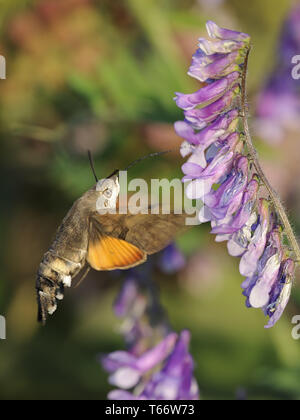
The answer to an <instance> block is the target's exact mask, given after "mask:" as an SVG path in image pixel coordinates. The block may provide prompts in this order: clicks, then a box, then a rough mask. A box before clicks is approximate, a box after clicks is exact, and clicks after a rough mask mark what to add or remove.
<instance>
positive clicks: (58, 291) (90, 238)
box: [36, 166, 186, 323]
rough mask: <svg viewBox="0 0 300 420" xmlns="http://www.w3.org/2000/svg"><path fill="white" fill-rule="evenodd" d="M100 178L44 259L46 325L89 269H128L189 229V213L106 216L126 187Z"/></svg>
mask: <svg viewBox="0 0 300 420" xmlns="http://www.w3.org/2000/svg"><path fill="white" fill-rule="evenodd" d="M92 168H93V166H92ZM95 178H96V180H97V183H96V185H94V186H93V187H92V188H91V189H90V190H88V191H87V192H86V193H85V194H83V195H82V196H81V197H80V198H79V199H78V200H77V201H75V203H74V204H73V206H72V207H71V209H70V210H69V212H68V213H67V215H66V217H65V218H64V219H63V222H62V224H61V225H60V227H59V228H58V230H57V233H56V238H55V240H54V242H53V243H52V245H51V247H50V249H49V250H48V251H47V252H46V253H45V255H44V257H43V259H42V262H41V263H40V266H39V269H38V273H37V282H36V290H37V299H38V319H39V321H41V322H43V323H45V322H46V320H47V318H48V316H49V315H52V314H53V313H54V312H55V311H56V309H57V302H58V301H60V300H62V299H63V297H64V290H65V288H66V287H71V285H72V279H73V278H74V277H75V276H76V275H77V274H79V273H80V272H81V271H83V269H84V268H86V269H87V271H88V270H89V269H90V268H93V269H95V270H98V271H110V270H117V269H119V270H126V269H129V268H132V267H135V266H138V265H140V264H143V263H144V262H145V261H146V260H147V257H148V255H151V254H154V253H156V252H159V251H161V250H162V249H164V248H165V247H166V246H167V245H168V244H169V243H170V242H172V240H173V239H174V237H175V235H176V234H177V233H178V232H179V231H180V230H183V229H184V227H185V217H186V215H185V214H175V213H173V214H162V212H161V214H151V212H149V213H148V214H130V213H127V214H120V212H116V213H113V212H107V213H106V214H100V213H99V211H97V208H98V209H99V205H100V208H101V207H102V208H103V209H107V210H111V209H117V205H118V197H119V193H120V186H119V182H118V177H117V175H115V174H113V175H112V176H110V177H108V178H106V179H104V180H102V181H98V179H97V177H96V175H95ZM96 206H97V207H96ZM101 213H102V212H101Z"/></svg>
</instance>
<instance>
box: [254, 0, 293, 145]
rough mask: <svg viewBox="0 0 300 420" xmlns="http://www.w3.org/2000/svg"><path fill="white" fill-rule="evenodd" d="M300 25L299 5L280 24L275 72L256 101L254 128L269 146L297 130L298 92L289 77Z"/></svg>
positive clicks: (290, 76)
mask: <svg viewBox="0 0 300 420" xmlns="http://www.w3.org/2000/svg"><path fill="white" fill-rule="evenodd" d="M299 26H300V5H297V6H295V7H294V8H293V9H292V10H291V12H290V14H289V16H288V18H287V20H286V22H285V23H284V25H283V29H282V33H281V36H280V40H279V48H278V57H277V60H276V63H275V66H274V70H273V71H272V73H271V74H270V76H269V77H268V79H267V80H266V82H265V84H264V87H263V89H262V91H261V92H260V94H259V96H258V100H257V111H256V115H257V118H256V121H255V124H254V128H255V130H256V133H257V134H258V135H259V136H261V137H262V138H263V139H265V140H267V141H269V142H270V143H278V142H280V141H281V140H282V139H283V138H284V136H285V135H286V133H288V132H289V131H291V130H295V131H299V129H300V89H299V83H298V81H297V80H294V79H293V77H292V69H293V66H294V64H293V63H292V58H293V57H294V56H296V55H299V52H300V36H299Z"/></svg>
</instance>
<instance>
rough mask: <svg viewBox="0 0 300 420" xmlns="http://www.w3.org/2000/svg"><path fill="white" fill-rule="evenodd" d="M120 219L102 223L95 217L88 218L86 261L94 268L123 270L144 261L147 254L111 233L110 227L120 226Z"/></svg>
mask: <svg viewBox="0 0 300 420" xmlns="http://www.w3.org/2000/svg"><path fill="white" fill-rule="evenodd" d="M102 217H103V216H102ZM106 217H107V216H106ZM120 220H121V219H120V218H118V221H116V220H114V222H111V223H106V224H104V225H102V224H101V221H99V220H97V217H93V216H92V217H91V218H90V237H89V246H88V253H87V262H88V263H89V264H90V266H91V267H92V268H94V269H95V270H101V271H111V270H125V269H128V268H132V267H136V266H137V265H140V264H142V263H143V262H145V261H146V259H147V254H146V253H145V252H144V251H142V250H141V249H140V248H138V247H137V246H135V245H134V244H132V243H130V242H127V241H126V240H124V239H122V238H121V237H120V236H121V235H115V236H114V235H112V228H113V227H117V228H118V227H120V226H121V223H120ZM106 222H107V219H106ZM105 228H106V229H105ZM105 230H106V232H105ZM117 230H118V229H117Z"/></svg>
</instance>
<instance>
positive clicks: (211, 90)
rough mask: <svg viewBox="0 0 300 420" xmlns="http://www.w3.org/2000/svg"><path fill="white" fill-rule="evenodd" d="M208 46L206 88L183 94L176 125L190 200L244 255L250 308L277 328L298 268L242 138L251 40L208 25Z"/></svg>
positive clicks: (195, 67)
mask: <svg viewBox="0 0 300 420" xmlns="http://www.w3.org/2000/svg"><path fill="white" fill-rule="evenodd" d="M207 30H208V34H209V36H210V39H209V40H205V39H202V38H201V39H200V41H199V49H198V50H197V52H196V54H195V55H194V57H193V61H192V65H191V67H190V70H189V73H188V74H189V75H190V76H192V77H194V78H196V79H198V80H199V81H200V82H202V83H204V85H203V86H202V87H201V89H200V90H198V91H197V92H195V93H192V94H182V93H177V95H176V98H175V100H176V103H177V105H178V107H180V108H181V109H183V110H184V116H185V120H184V121H179V122H177V123H175V130H176V132H177V134H178V135H179V136H180V137H182V138H183V139H184V140H185V141H184V143H183V144H182V148H181V153H182V156H183V157H188V160H187V162H186V163H185V164H184V165H183V166H182V170H183V172H184V175H185V176H184V178H183V182H185V183H186V184H187V187H186V194H187V197H188V198H190V199H199V200H201V201H202V202H203V207H202V209H201V211H200V213H199V220H200V222H202V223H203V222H207V221H209V222H211V225H212V233H214V234H216V235H217V236H216V240H217V241H219V242H220V241H227V245H228V251H229V253H230V255H233V256H236V257H240V258H241V260H240V272H241V274H242V275H243V276H245V277H246V280H245V281H244V282H243V284H242V288H243V290H244V292H243V294H244V295H245V297H246V304H247V306H248V307H254V308H261V309H262V310H263V311H264V313H265V314H266V315H268V316H269V318H270V320H269V323H268V325H267V326H266V327H267V328H268V327H271V326H273V325H274V324H275V322H276V321H277V320H278V319H279V317H280V316H281V314H282V312H283V310H284V307H285V305H286V304H287V301H288V298H289V295H290V291H291V284H292V278H293V276H294V271H295V263H294V262H293V260H292V259H291V258H290V254H289V251H288V248H287V247H285V246H284V238H283V235H284V234H283V231H282V228H281V225H280V223H279V219H278V217H277V216H276V211H275V209H274V206H273V205H272V204H271V203H270V202H269V201H268V200H267V199H266V198H263V195H262V194H261V193H260V191H261V183H262V180H261V179H260V178H259V176H258V175H257V174H256V172H255V170H254V169H253V165H251V162H250V161H249V159H248V151H247V150H245V149H246V147H245V144H244V141H243V135H242V134H241V133H240V132H239V130H238V127H239V122H240V118H239V106H240V104H241V98H240V97H241V79H242V74H243V69H244V61H245V57H246V55H247V53H248V50H249V45H250V37H249V36H248V35H246V34H244V33H240V32H235V31H231V30H227V29H222V28H219V27H218V26H217V25H216V24H215V23H213V22H210V21H209V22H208V23H207Z"/></svg>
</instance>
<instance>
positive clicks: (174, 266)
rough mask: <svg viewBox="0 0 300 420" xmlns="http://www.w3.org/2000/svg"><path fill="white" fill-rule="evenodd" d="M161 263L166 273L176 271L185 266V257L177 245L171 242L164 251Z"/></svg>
mask: <svg viewBox="0 0 300 420" xmlns="http://www.w3.org/2000/svg"><path fill="white" fill-rule="evenodd" d="M159 265H160V268H161V270H162V271H163V272H164V273H167V274H172V273H176V272H177V271H180V270H181V269H182V268H183V267H184V266H185V258H184V255H183V254H182V252H180V250H179V249H178V248H177V246H176V245H175V244H171V245H169V246H168V247H167V248H166V249H165V250H164V251H163V253H162V256H161V258H160V261H159Z"/></svg>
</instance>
